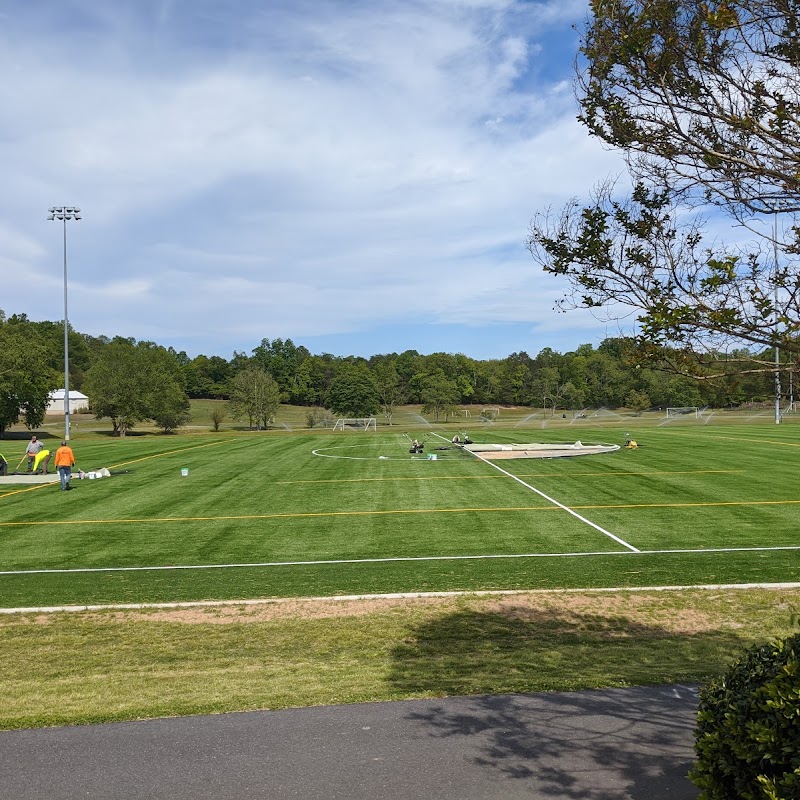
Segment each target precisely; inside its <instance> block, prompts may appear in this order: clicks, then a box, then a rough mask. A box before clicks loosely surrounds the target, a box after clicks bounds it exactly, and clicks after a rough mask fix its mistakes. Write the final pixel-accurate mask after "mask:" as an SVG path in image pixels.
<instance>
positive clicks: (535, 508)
mask: <svg viewBox="0 0 800 800" xmlns="http://www.w3.org/2000/svg"><path fill="white" fill-rule="evenodd" d="M781 505H800V500H730V501H728V500H725V501H720V502H716V501H714V502H711V501H710V502H706V503H616V504H606V505H574V506H570V508H571V509H575V510H578V511H599V510H608V509H637V508H647V509H650V508H689V509H691V508H701V507H712V506H781ZM559 510H562V509H561V508H560V506H516V507H513V508H488V507H487V508H413V509H408V508H407V509H393V510H391V511H318V512H301V513H295V514H235V515H223V516H211V517H150V518H145V517H142V518H138V519H71V520H63V519H48V520H29V521H26V522H0V528H14V527H24V526H36V525H117V524H136V523H139V524H141V523H151V522H159V523H163V522H228V521H235V520H261V519H263V520H268V519H302V518H304V517H308V518H315V517H363V516H389V515H402V514H472V513H479V514H487V513H491V514H501V513H506V512H518V511H526V512H527V511H559Z"/></svg>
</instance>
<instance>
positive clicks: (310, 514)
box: [0, 475, 800, 552]
mask: <svg viewBox="0 0 800 800" xmlns="http://www.w3.org/2000/svg"><path fill="white" fill-rule="evenodd" d="M511 477H514V476H513V475H512V476H511ZM515 479H516V478H515ZM520 483H522V481H520ZM53 485H54V484H42V486H53ZM525 485H527V484H525ZM36 488H41V487H36ZM24 491H31V489H25V490H24ZM534 491H537V490H534ZM544 496H546V495H544ZM553 502H556V501H553ZM798 504H800V500H720V501H714V502H704V503H616V504H610V505H588V506H572V508H573V509H576V508H577V509H580V510H581V511H594V510H606V511H608V510H612V511H613V510H614V509H637V508H646V509H651V508H688V509H691V508H700V507H714V506H783V505H798ZM558 508H564V507H563V506H560V505H559V504H558V503H556V505H555V506H506V507H501V508H498V507H497V506H495V507H491V508H463V507H462V508H410V509H390V510H388V511H302V512H297V513H295V514H232V515H226V516H219V517H139V518H131V519H46V520H41V519H40V520H26V521H25V522H0V528H23V527H33V526H36V525H48V526H49V525H134V524H137V525H140V524H142V523H156V522H158V523H165V522H230V521H247V520H269V519H305V518H316V517H369V516H377V517H379V516H402V515H404V514H474V513H479V514H504V513H511V512H513V513H518V512H525V511H551V512H552V511H556V510H558ZM567 511H570V509H567ZM570 513H573V512H571V511H570ZM575 516H580V515H578V514H575ZM588 524H589V525H593V523H591V522H589V523H588ZM600 530H602V529H600ZM609 535H610V536H612V538H613V534H609ZM633 552H638V550H637V549H636V548H633Z"/></svg>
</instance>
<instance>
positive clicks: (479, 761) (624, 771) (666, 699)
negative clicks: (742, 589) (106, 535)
mask: <svg viewBox="0 0 800 800" xmlns="http://www.w3.org/2000/svg"><path fill="white" fill-rule="evenodd" d="M696 709H697V690H696V687H693V686H661V687H638V688H632V689H608V690H603V691H586V692H574V693H560V692H559V693H556V692H553V693H542V694H530V695H493V696H479V697H453V698H447V699H438V700H415V701H402V702H392V703H364V704H359V705H348V706H326V707H320V708H304V709H293V710H284V711H258V712H249V713H235V714H222V715H217V716H202V717H183V718H173V719H158V720H147V721H141V722H125V723H112V724H105V725H86V726H76V727H68V728H46V729H37V730H22V731H2V732H0V798H2V800H34V799H35V800H44V798H47V800H61V798H64V800H75V799H76V798H89V799H90V800H95V799H96V800H118V799H119V800H139V799H140V798H141V800H161V799H162V798H163V800H167V799H168V800H189V798H191V800H206V798H208V800H212V798H213V800H255V799H256V798H258V800H262V798H269V799H270V800H284V798H286V800H289V798H291V800H298V798H301V799H305V798H308V800H312V799H313V800H328V798H330V799H331V800H338V799H339V798H341V800H361V799H362V798H364V800H366V799H367V798H369V800H401V799H402V800H417V798H420V799H421V798H426V800H431V799H433V800H490V799H491V800H496V799H498V800H499V799H502V800H516V798H526V799H527V800H530V798H543V799H546V800H572V799H576V798H580V800H622V799H627V798H630V800H661V799H662V798H670V800H684V799H686V800H689V798H692V799H693V800H694V799H695V798H697V796H698V791H697V790H696V789H695V788H694V787H693V786H692V784H691V783H690V782H689V781H688V779H687V778H686V777H685V776H686V773H687V771H688V770H689V768H690V767H691V764H692V759H693V749H692V745H693V730H694V722H695V713H696Z"/></svg>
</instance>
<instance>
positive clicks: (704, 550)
mask: <svg viewBox="0 0 800 800" xmlns="http://www.w3.org/2000/svg"><path fill="white" fill-rule="evenodd" d="M779 551H783V552H786V551H788V552H791V551H800V545H774V546H773V545H766V546H763V547H696V548H686V547H684V548H677V549H675V550H596V551H588V552H580V553H488V554H487V553H484V554H481V555H442V556H384V557H381V558H331V559H318V560H316V561H248V562H244V563H241V564H168V565H163V564H159V565H147V566H138V567H70V568H65V569H21V570H0V575H18V576H24V575H46V574H53V575H70V574H80V573H87V572H153V571H155V572H171V571H185V570H207V569H214V570H219V569H260V568H265V567H318V566H330V565H336V564H348V565H358V564H390V563H407V562H414V561H418V562H426V561H487V560H497V559H501V560H502V559H526V558H530V559H541V558H558V559H563V558H585V557H587V556H589V557H593V558H597V557H598V556H658V555H664V556H674V555H681V554H683V555H710V554H713V553H773V552H779ZM763 585H766V584H763ZM786 585H788V584H786ZM620 588H621V587H618V586H617V587H610V589H611V590H613V591H618V590H619V589H620ZM643 588H645V589H650V590H652V589H655V588H657V587H653V586H647V587H643ZM662 588H683V589H688V588H692V587H690V586H672V587H662ZM697 588H699V587H697ZM583 591H585V590H583ZM0 610H2V611H8V610H9V609H0Z"/></svg>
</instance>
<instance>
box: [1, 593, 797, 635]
mask: <svg viewBox="0 0 800 800" xmlns="http://www.w3.org/2000/svg"><path fill="white" fill-rule="evenodd" d="M739 594H740V593H739ZM731 599H733V598H731ZM770 599H771V598H770ZM781 599H783V598H781ZM775 600H779V598H778V597H776V598H775ZM709 601H711V602H710V603H709ZM768 605H769V606H772V607H773V608H774V604H773V603H771V602H768ZM464 609H469V610H473V611H477V612H481V613H490V614H499V615H501V616H504V617H507V618H509V619H518V620H523V621H526V622H538V623H541V624H542V625H543V626H544V627H547V628H548V629H549V630H553V631H556V630H559V629H562V628H563V629H564V630H567V629H569V630H571V631H575V630H578V631H580V630H584V631H587V632H589V631H606V632H614V631H618V632H620V634H621V635H626V632H628V633H635V632H636V631H637V630H638V631H643V630H645V629H651V630H653V631H661V632H664V633H681V634H693V633H702V632H704V631H709V630H719V629H721V628H727V629H731V630H732V629H735V628H738V627H741V625H740V623H739V622H737V621H735V619H734V618H733V617H732V615H731V614H729V613H727V604H726V603H725V602H724V600H723V598H721V597H718V596H717V597H716V599H715V598H714V597H712V596H710V595H707V594H705V593H700V594H694V593H692V594H691V596H690V594H687V593H665V592H613V593H605V592H587V593H571V592H570V593H567V592H531V593H519V594H509V595H500V596H498V595H493V596H480V595H463V596H449V597H398V598H385V597H377V598H362V599H353V598H340V599H335V598H327V599H285V600H284V599H281V600H266V601H263V602H262V601H248V602H242V603H240V604H239V603H232V604H209V605H203V606H191V607H181V608H142V609H115V610H112V609H109V610H108V611H82V612H69V615H70V617H74V616H76V615H79V616H80V618H81V619H82V620H85V621H90V622H95V623H101V624H103V623H105V624H121V623H135V622H166V623H172V624H184V625H231V624H253V623H262V622H271V621H276V620H289V619H297V620H315V619H326V618H346V617H350V618H353V617H364V616H368V615H373V614H377V615H380V614H388V613H399V614H403V613H408V614H412V613H414V614H419V613H420V612H422V613H424V614H436V615H438V614H446V613H451V612H453V611H454V610H464ZM61 618H63V613H55V614H35V615H30V616H25V617H24V620H25V622H27V623H28V624H30V623H34V624H41V625H48V624H54V623H55V622H56V621H57V620H59V619H61ZM14 621H16V622H17V623H18V622H20V621H21V620H20V618H19V617H17V618H16V619H15V620H14V619H13V618H9V619H7V620H4V621H3V622H2V623H0V624H3V623H6V624H13V622H14Z"/></svg>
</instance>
